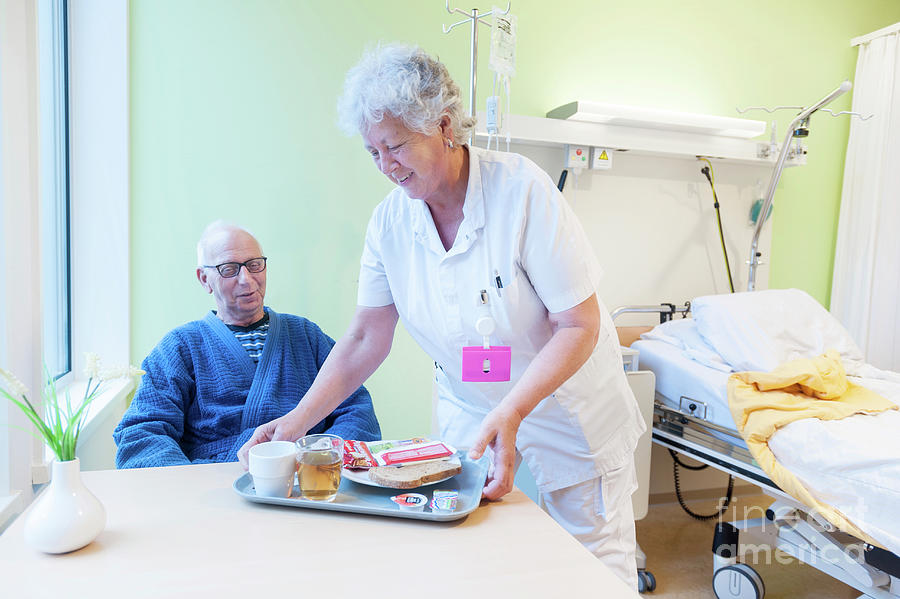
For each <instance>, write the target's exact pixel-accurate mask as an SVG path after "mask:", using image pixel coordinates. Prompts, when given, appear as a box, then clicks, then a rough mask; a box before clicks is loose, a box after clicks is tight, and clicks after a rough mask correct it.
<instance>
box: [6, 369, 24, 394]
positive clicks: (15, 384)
mask: <svg viewBox="0 0 900 599" xmlns="http://www.w3.org/2000/svg"><path fill="white" fill-rule="evenodd" d="M0 376H2V377H3V378H4V379H6V383H7V384H8V385H9V390H10V391H11V392H12V394H13V395H19V396H21V397H25V396H26V395H28V387H26V386H25V385H24V383H22V381H20V380H19V379H17V378H16V376H15V375H14V374H13V373H11V372H9V371H7V370H3V369H2V368H0Z"/></svg>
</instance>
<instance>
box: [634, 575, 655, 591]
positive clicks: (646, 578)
mask: <svg viewBox="0 0 900 599" xmlns="http://www.w3.org/2000/svg"><path fill="white" fill-rule="evenodd" d="M655 590H656V577H655V576H653V574H651V573H650V572H649V571H647V570H638V593H652V592H653V591H655Z"/></svg>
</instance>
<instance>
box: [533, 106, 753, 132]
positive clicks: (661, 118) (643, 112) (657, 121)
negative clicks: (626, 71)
mask: <svg viewBox="0 0 900 599" xmlns="http://www.w3.org/2000/svg"><path fill="white" fill-rule="evenodd" d="M547 116H548V117H550V118H554V119H569V120H574V121H588V122H592V123H603V124H608V125H621V126H626V127H642V128H644V129H663V130H668V131H685V132H689V133H701V134H706V135H722V136H725V137H739V138H743V139H749V138H751V137H756V136H758V135H762V134H763V133H764V132H765V130H766V123H765V122H764V121H751V120H749V119H740V118H734V117H724V116H713V115H708V114H694V113H690V112H674V111H671V110H660V109H657V108H647V107H643V106H621V105H616V104H603V103H600V102H585V101H578V102H570V103H568V104H564V105H563V106H560V107H559V108H554V109H553V110H551V111H550V112H548V113H547Z"/></svg>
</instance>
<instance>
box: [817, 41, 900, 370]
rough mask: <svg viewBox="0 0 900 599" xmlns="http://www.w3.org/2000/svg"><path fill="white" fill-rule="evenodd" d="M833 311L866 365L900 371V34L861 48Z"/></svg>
mask: <svg viewBox="0 0 900 599" xmlns="http://www.w3.org/2000/svg"><path fill="white" fill-rule="evenodd" d="M853 110H854V111H855V112H859V113H861V114H863V115H870V114H874V115H875V117H874V118H872V119H869V120H867V121H861V120H860V119H858V118H855V117H853V118H852V120H851V124H850V140H849V142H848V144H847V157H846V162H845V165H844V186H843V191H842V196H841V213H840V218H839V220H838V234H837V244H836V248H835V256H834V278H833V281H832V288H831V312H832V314H834V315H835V316H836V317H837V318H838V319H839V320H840V321H841V322H842V323H843V324H844V326H846V327H847V329H848V330H849V331H850V334H851V335H852V336H853V338H854V339H855V340H856V342H857V343H858V344H859V346H860V348H862V350H863V353H864V354H865V356H866V361H867V362H869V363H871V364H873V365H874V366H876V367H878V368H882V369H887V370H895V371H900V33H898V32H894V33H891V34H888V35H883V36H881V37H878V38H875V39H873V40H871V41H869V42H866V43H864V44H861V45H860V46H859V60H858V62H857V65H856V80H855V81H854V90H853Z"/></svg>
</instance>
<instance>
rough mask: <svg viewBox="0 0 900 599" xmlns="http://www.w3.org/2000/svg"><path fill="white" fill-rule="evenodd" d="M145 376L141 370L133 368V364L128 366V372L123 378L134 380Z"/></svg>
mask: <svg viewBox="0 0 900 599" xmlns="http://www.w3.org/2000/svg"><path fill="white" fill-rule="evenodd" d="M145 374H147V373H146V372H145V371H143V370H141V369H140V368H138V367H137V366H135V365H134V364H129V365H128V372H127V373H126V374H125V376H127V377H128V378H136V377H139V376H144V375H145Z"/></svg>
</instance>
